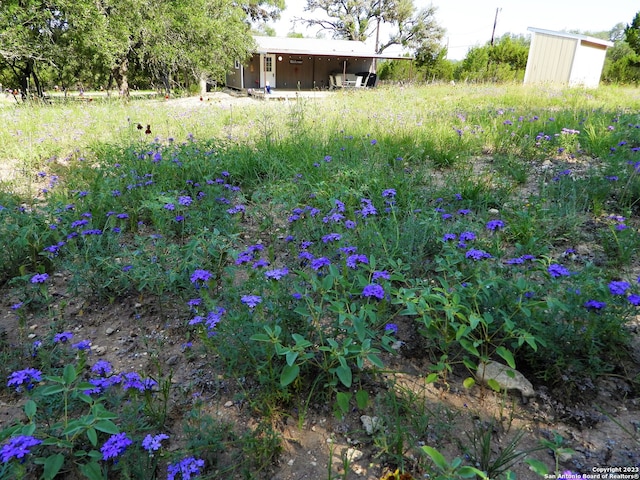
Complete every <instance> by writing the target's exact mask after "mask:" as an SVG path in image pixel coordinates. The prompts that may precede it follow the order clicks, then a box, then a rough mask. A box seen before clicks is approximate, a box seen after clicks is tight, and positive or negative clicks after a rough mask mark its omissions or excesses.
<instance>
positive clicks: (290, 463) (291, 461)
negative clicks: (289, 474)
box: [287, 458, 295, 467]
mask: <svg viewBox="0 0 640 480" xmlns="http://www.w3.org/2000/svg"><path fill="white" fill-rule="evenodd" d="M293 462H295V460H294V459H293V458H292V459H291V460H289V461H288V462H287V465H289V466H290V467H291V466H293Z"/></svg>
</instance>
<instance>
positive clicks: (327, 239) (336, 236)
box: [322, 233, 342, 243]
mask: <svg viewBox="0 0 640 480" xmlns="http://www.w3.org/2000/svg"><path fill="white" fill-rule="evenodd" d="M341 238H342V235H340V234H339V233H329V234H327V235H325V236H323V237H322V243H329V242H337V241H338V240H340V239H341Z"/></svg>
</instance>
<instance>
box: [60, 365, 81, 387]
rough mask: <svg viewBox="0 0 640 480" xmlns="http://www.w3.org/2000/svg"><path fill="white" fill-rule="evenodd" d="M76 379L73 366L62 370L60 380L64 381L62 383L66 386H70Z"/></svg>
mask: <svg viewBox="0 0 640 480" xmlns="http://www.w3.org/2000/svg"><path fill="white" fill-rule="evenodd" d="M77 377H78V373H77V372H76V367H75V366H73V365H72V364H69V365H67V366H66V367H64V370H63V371H62V378H63V379H64V383H65V384H66V385H71V384H72V383H73V382H74V380H75V379H76V378H77Z"/></svg>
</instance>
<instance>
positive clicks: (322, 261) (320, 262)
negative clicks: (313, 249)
mask: <svg viewBox="0 0 640 480" xmlns="http://www.w3.org/2000/svg"><path fill="white" fill-rule="evenodd" d="M329 265H331V260H329V259H328V258H327V257H320V258H315V259H313V260H311V268H313V269H314V270H315V271H316V272H317V271H318V270H320V269H321V268H322V267H328V266H329Z"/></svg>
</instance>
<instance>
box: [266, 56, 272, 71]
mask: <svg viewBox="0 0 640 480" xmlns="http://www.w3.org/2000/svg"><path fill="white" fill-rule="evenodd" d="M264 71H265V72H273V57H264Z"/></svg>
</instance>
